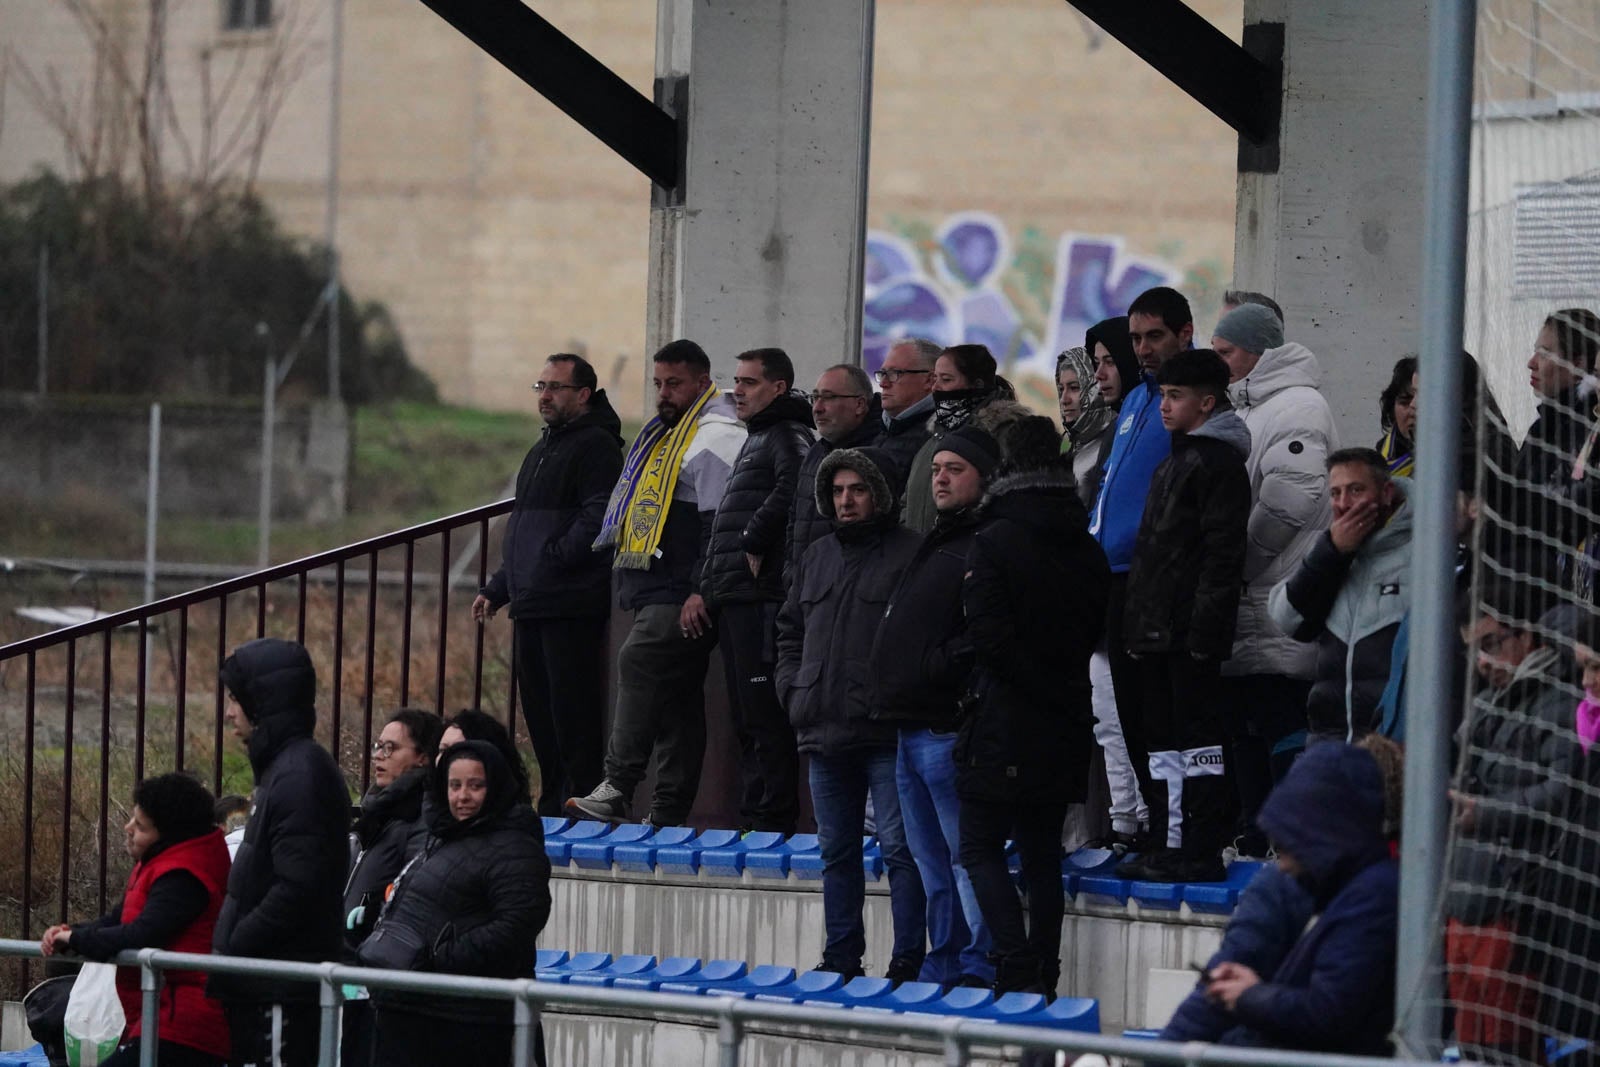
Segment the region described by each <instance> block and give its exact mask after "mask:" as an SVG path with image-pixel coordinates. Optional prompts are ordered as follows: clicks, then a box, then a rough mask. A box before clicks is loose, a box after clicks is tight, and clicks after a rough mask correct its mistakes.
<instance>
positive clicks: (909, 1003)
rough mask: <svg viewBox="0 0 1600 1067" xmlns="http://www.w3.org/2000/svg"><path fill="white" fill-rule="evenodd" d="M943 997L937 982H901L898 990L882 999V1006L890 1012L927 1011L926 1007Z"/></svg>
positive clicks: (942, 991)
mask: <svg viewBox="0 0 1600 1067" xmlns="http://www.w3.org/2000/svg"><path fill="white" fill-rule="evenodd" d="M943 995H944V990H943V989H942V988H941V987H940V986H939V983H937V982H901V983H900V986H899V988H897V989H895V990H894V991H893V992H891V993H890V994H889V995H888V996H886V997H884V998H883V1006H884V1007H886V1008H888V1009H889V1010H890V1011H928V1010H930V1009H929V1008H928V1005H930V1004H933V1003H935V1002H936V1001H938V1000H939V998H940V997H942V996H943ZM932 1010H937V1009H932Z"/></svg>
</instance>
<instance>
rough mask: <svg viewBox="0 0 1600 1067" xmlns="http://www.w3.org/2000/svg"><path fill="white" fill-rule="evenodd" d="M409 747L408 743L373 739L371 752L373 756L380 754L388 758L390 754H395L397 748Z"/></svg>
mask: <svg viewBox="0 0 1600 1067" xmlns="http://www.w3.org/2000/svg"><path fill="white" fill-rule="evenodd" d="M410 747H411V746H410V745H404V744H400V743H398V742H395V741H374V742H372V754H373V755H374V756H382V757H383V758H384V759H388V758H389V757H390V756H392V755H394V754H395V751H396V750H397V749H402V748H410Z"/></svg>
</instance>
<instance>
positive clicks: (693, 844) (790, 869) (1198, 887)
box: [544, 818, 1261, 915]
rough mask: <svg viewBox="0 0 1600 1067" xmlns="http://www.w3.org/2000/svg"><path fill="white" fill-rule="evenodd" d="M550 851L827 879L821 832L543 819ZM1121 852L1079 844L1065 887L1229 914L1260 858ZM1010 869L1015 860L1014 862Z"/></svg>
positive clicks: (567, 860) (675, 867) (1115, 899)
mask: <svg viewBox="0 0 1600 1067" xmlns="http://www.w3.org/2000/svg"><path fill="white" fill-rule="evenodd" d="M544 835H545V851H546V852H547V853H548V854H549V856H550V862H551V863H553V864H555V865H556V866H559V867H565V866H568V865H571V866H576V867H579V868H583V869H587V870H597V871H609V870H611V869H612V867H616V868H617V869H618V870H622V871H628V872H632V873H635V874H650V873H653V872H656V871H661V872H665V873H667V874H678V875H697V874H704V875H708V876H710V877H714V878H734V879H737V878H739V877H740V875H742V874H744V873H745V872H748V873H749V874H750V876H751V877H752V878H772V879H783V878H788V877H789V876H791V875H793V876H794V877H796V878H804V879H818V878H821V877H822V852H821V851H820V848H819V846H818V844H817V835H816V834H794V835H792V836H788V837H786V836H784V835H783V834H779V833H769V832H765V831H756V832H753V833H745V834H741V833H740V832H739V831H738V830H698V831H697V830H693V829H691V828H689V827H687V826H667V827H662V828H660V829H657V828H655V827H653V826H644V825H641V824H638V823H622V824H620V825H615V826H614V825H612V824H610V823H604V822H593V821H589V820H577V821H574V820H571V819H553V818H546V819H545V820H544ZM861 862H862V865H863V867H864V869H865V872H866V875H867V877H868V878H872V879H878V878H880V877H882V876H883V856H882V854H881V852H880V851H879V849H878V842H877V839H876V838H872V837H867V838H863V839H862V848H861ZM1117 862H1118V859H1117V857H1115V856H1113V855H1111V854H1110V853H1108V852H1105V851H1103V850H1099V849H1081V850H1079V851H1078V852H1075V853H1073V854H1072V855H1070V856H1068V857H1067V858H1066V861H1065V862H1064V863H1063V864H1062V870H1061V877H1062V885H1063V887H1064V888H1065V889H1066V891H1067V893H1069V894H1070V895H1072V896H1073V897H1078V896H1087V897H1089V898H1091V899H1092V900H1094V901H1097V902H1105V903H1114V904H1116V905H1117V906H1119V907H1120V906H1123V905H1126V904H1127V903H1128V901H1130V900H1132V901H1135V902H1136V903H1138V904H1139V906H1140V907H1143V908H1154V909H1158V910H1174V911H1175V910H1177V909H1178V908H1179V907H1181V906H1182V905H1185V904H1187V905H1188V906H1189V908H1190V910H1191V911H1197V912H1206V913H1210V914H1216V915H1226V914H1228V913H1230V912H1232V911H1233V906H1234V904H1235V903H1236V902H1237V900H1238V899H1239V891H1240V890H1241V889H1243V888H1244V887H1245V886H1246V885H1248V884H1249V882H1250V879H1251V878H1253V877H1254V876H1255V873H1256V871H1257V870H1259V869H1260V867H1261V865H1260V864H1259V863H1250V862H1245V863H1234V864H1232V865H1231V866H1230V867H1229V868H1228V877H1227V880H1226V881H1222V882H1192V883H1185V882H1180V883H1176V884H1169V883H1162V882H1130V881H1127V880H1125V879H1121V878H1118V877H1116V874H1115V873H1114V871H1113V868H1114V867H1115V866H1116V864H1117ZM1012 866H1013V868H1016V866H1017V863H1016V860H1015V857H1013V860H1012Z"/></svg>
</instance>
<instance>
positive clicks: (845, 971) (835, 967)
mask: <svg viewBox="0 0 1600 1067" xmlns="http://www.w3.org/2000/svg"><path fill="white" fill-rule="evenodd" d="M811 969H812V970H813V971H829V972H831V973H833V974H837V975H839V976H840V977H841V978H843V979H844V980H845V981H846V982H848V981H850V980H851V979H853V978H860V977H861V976H862V975H864V974H866V973H867V972H865V971H863V970H862V969H861V964H859V963H858V964H856V965H855V966H853V967H847V966H843V965H840V964H837V963H829V962H828V961H827V960H822V961H821V962H819V963H818V964H817V965H816V966H815V967H813V968H811Z"/></svg>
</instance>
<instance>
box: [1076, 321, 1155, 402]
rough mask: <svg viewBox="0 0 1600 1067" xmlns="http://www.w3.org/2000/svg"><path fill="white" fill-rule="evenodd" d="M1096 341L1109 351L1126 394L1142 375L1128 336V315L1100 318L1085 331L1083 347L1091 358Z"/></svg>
mask: <svg viewBox="0 0 1600 1067" xmlns="http://www.w3.org/2000/svg"><path fill="white" fill-rule="evenodd" d="M1096 341H1098V342H1100V343H1101V344H1103V345H1105V346H1106V349H1107V350H1108V351H1109V352H1110V353H1111V360H1112V362H1114V363H1115V364H1116V365H1117V375H1118V376H1119V377H1120V378H1121V379H1122V395H1123V396H1127V395H1128V393H1129V392H1130V391H1132V389H1133V387H1134V386H1135V385H1137V384H1139V380H1140V378H1141V377H1142V375H1143V372H1142V371H1141V370H1140V369H1139V360H1138V358H1137V357H1135V356H1134V354H1133V340H1132V338H1130V337H1129V336H1128V316H1126V315H1117V316H1115V317H1113V318H1109V319H1101V320H1100V321H1099V322H1097V323H1095V324H1094V325H1093V326H1091V327H1089V329H1088V330H1087V331H1085V333H1084V335H1083V347H1084V348H1087V349H1088V350H1089V358H1090V359H1091V360H1092V359H1094V345H1095V342H1096ZM1118 404H1119V405H1120V404H1121V401H1118Z"/></svg>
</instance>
